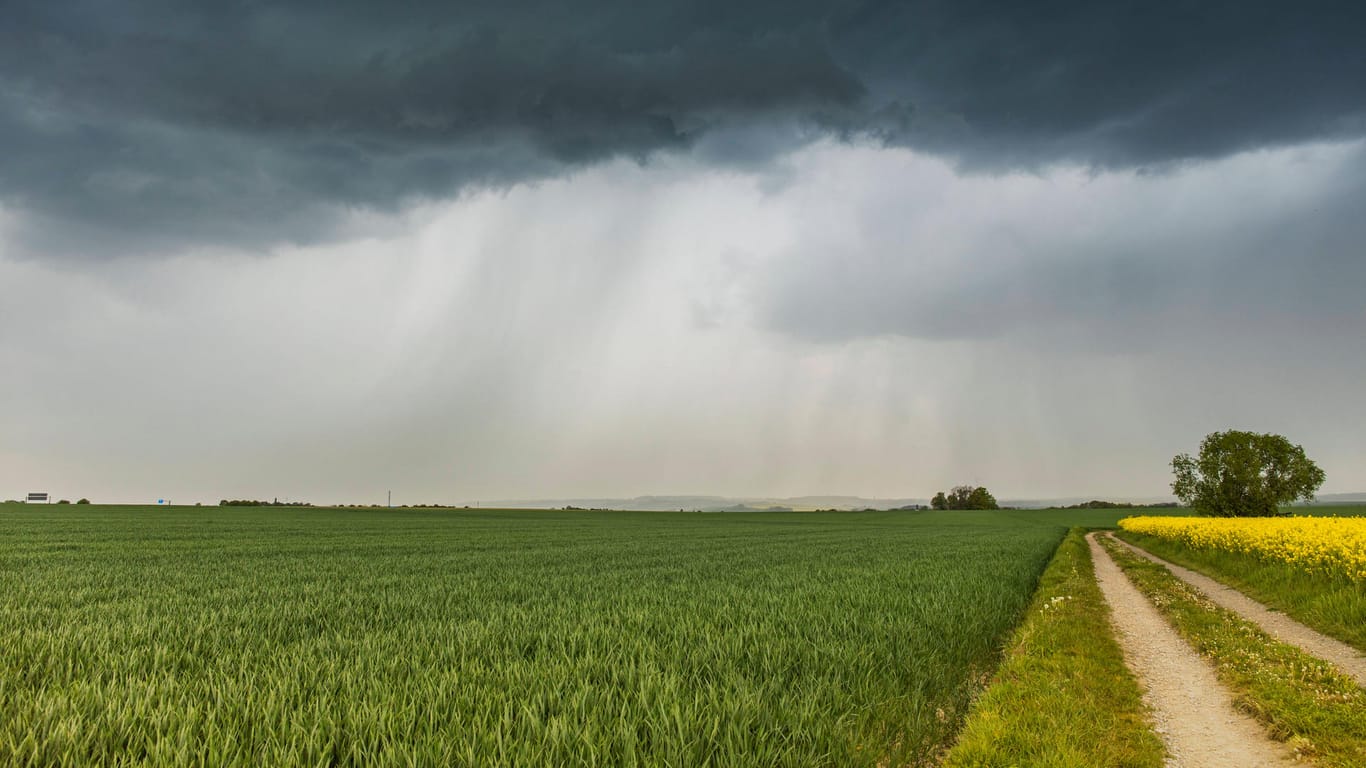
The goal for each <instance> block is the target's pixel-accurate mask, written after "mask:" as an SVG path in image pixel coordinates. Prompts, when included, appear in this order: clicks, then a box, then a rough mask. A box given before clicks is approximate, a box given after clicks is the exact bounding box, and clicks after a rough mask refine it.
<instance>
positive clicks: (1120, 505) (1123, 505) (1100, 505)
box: [1050, 499, 1176, 509]
mask: <svg viewBox="0 0 1366 768" xmlns="http://www.w3.org/2000/svg"><path fill="white" fill-rule="evenodd" d="M1175 506H1176V502H1174V501H1159V502H1156V503H1153V504H1131V503H1129V502H1127V501H1099V500H1097V499H1092V500H1090V501H1083V502H1082V503H1080V504H1072V505H1069V506H1066V507H1050V509H1172V508H1174V507H1175Z"/></svg>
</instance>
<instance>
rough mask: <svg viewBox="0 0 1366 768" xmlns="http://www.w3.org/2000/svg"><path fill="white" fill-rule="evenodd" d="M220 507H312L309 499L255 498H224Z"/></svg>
mask: <svg viewBox="0 0 1366 768" xmlns="http://www.w3.org/2000/svg"><path fill="white" fill-rule="evenodd" d="M218 506H220V507H311V506H313V505H312V504H310V503H309V502H307V501H280V500H279V499H276V500H274V501H257V500H255V499H223V500H221V501H219V502H218Z"/></svg>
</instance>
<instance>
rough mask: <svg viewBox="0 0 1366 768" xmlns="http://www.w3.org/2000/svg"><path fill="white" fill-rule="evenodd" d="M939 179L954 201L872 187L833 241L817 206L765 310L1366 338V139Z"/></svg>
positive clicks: (903, 328)
mask: <svg viewBox="0 0 1366 768" xmlns="http://www.w3.org/2000/svg"><path fill="white" fill-rule="evenodd" d="M1297 154H1298V155H1299V156H1298V157H1297V156H1296V155H1297ZM923 165H924V164H923V163H922V164H921V166H922V167H923ZM909 170H911V171H913V170H914V165H912V168H911V169H909ZM934 178H935V179H937V181H933V182H931V183H933V184H936V185H937V187H938V188H940V189H946V190H947V191H943V192H942V194H943V195H944V196H945V197H950V196H951V197H950V199H951V202H950V204H949V205H948V206H947V210H945V209H940V208H935V207H933V206H932V205H927V206H923V210H918V209H917V205H916V203H917V201H915V200H914V199H911V198H912V195H913V189H911V188H909V187H913V186H914V183H913V182H912V183H907V182H898V184H904V185H906V187H908V188H903V187H901V186H898V184H894V185H892V186H890V187H887V188H885V189H883V190H882V191H881V193H880V194H877V195H870V196H871V197H876V198H877V199H878V200H881V201H885V202H884V203H882V204H881V205H880V206H879V205H874V206H866V207H864V208H863V209H861V210H860V212H859V214H858V218H857V219H856V221H855V223H854V224H853V225H852V229H853V230H855V231H857V232H858V237H857V242H843V241H841V242H840V247H835V246H834V245H832V244H830V243H827V242H822V241H821V239H820V233H819V225H818V224H815V223H813V224H812V225H810V227H809V231H808V232H806V233H801V234H798V235H797V236H796V237H795V238H794V241H795V242H796V243H798V244H799V245H797V246H795V247H794V248H793V249H792V250H791V251H789V252H788V253H786V254H785V258H784V259H783V262H782V263H783V264H784V267H785V268H784V270H783V271H782V273H781V274H779V275H777V276H776V277H775V279H773V280H772V281H771V282H769V283H767V284H765V286H764V287H763V289H762V290H763V298H762V301H761V304H762V306H763V309H764V317H765V321H766V323H767V324H768V325H769V326H770V327H772V328H774V329H776V330H780V331H782V332H783V333H785V334H790V335H794V336H797V337H801V338H806V339H810V340H816V341H843V340H847V339H851V338H862V337H876V336H901V337H911V338H920V339H932V340H940V341H951V340H991V339H1010V340H1025V341H1034V342H1042V343H1044V344H1045V345H1048V346H1051V347H1053V348H1054V349H1055V351H1056V350H1057V348H1060V347H1067V346H1069V345H1070V346H1074V347H1076V348H1077V349H1079V350H1081V351H1086V352H1101V353H1115V352H1132V351H1141V350H1143V349H1145V348H1146V347H1149V346H1152V345H1158V346H1166V347H1173V346H1182V345H1183V344H1194V345H1199V344H1209V343H1210V342H1211V341H1215V340H1217V341H1218V343H1220V344H1227V343H1229V342H1231V341H1232V340H1234V339H1243V340H1248V339H1251V340H1254V341H1255V342H1265V343H1269V338H1270V336H1269V334H1270V335H1274V334H1276V333H1283V332H1284V331H1285V329H1286V328H1291V329H1294V330H1295V331H1296V332H1298V333H1302V334H1303V335H1304V336H1305V337H1314V336H1318V337H1319V340H1318V341H1316V342H1315V343H1314V344H1311V345H1310V346H1315V347H1317V351H1322V348H1324V347H1327V346H1331V345H1332V344H1334V343H1338V342H1340V341H1342V340H1343V339H1350V340H1352V344H1353V349H1354V350H1355V349H1357V348H1359V347H1360V343H1359V339H1360V338H1361V334H1360V329H1361V328H1362V327H1363V324H1366V297H1363V295H1362V292H1361V290H1360V287H1361V286H1362V285H1366V258H1362V245H1361V244H1362V243H1363V242H1366V218H1364V217H1363V216H1362V215H1361V214H1362V211H1363V210H1366V144H1363V143H1361V142H1358V143H1356V144H1352V145H1334V146H1332V147H1317V148H1314V149H1308V150H1280V151H1278V152H1268V153H1257V154H1251V155H1242V156H1239V157H1235V158H1230V159H1226V160H1224V161H1220V162H1218V163H1215V164H1211V165H1209V166H1203V167H1200V168H1187V169H1185V170H1184V171H1181V172H1177V173H1175V174H1170V175H1145V174H1135V173H1132V172H1116V173H1109V174H1102V175H1100V176H1098V177H1094V178H1091V179H1090V180H1084V179H1078V178H1076V177H1073V178H1071V179H1062V180H1060V179H1058V178H1057V177H1056V176H1055V177H1053V178H1052V180H1049V179H1047V178H1037V177H1025V176H1015V177H1003V178H998V179H997V180H996V181H995V183H994V186H995V188H994V189H982V188H980V187H971V188H969V189H966V190H963V189H952V187H953V186H955V185H956V184H957V185H970V184H971V182H970V181H962V180H958V181H954V180H953V179H952V177H948V178H946V174H943V173H941V174H939V175H938V176H937V177H934ZM1012 185H1013V186H1014V189H1013V190H1012V189H1011V187H1012ZM908 199H910V202H909V203H903V202H902V201H905V200H908ZM964 201H967V202H970V204H968V205H965V204H963V202H964ZM1320 344H1321V346H1320Z"/></svg>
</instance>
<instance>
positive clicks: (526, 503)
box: [466, 494, 1366, 512]
mask: <svg viewBox="0 0 1366 768" xmlns="http://www.w3.org/2000/svg"><path fill="white" fill-rule="evenodd" d="M1358 495H1359V496H1361V498H1362V499H1363V500H1366V494H1358ZM1319 498H1320V499H1321V500H1322V502H1328V501H1329V497H1328V496H1321V497H1319ZM1092 499H1104V500H1107V501H1127V502H1131V503H1134V504H1153V503H1157V502H1170V501H1173V499H1172V498H1171V497H1170V496H1150V497H1131V496H1104V495H1101V496H1073V497H1066V498H1057V499H1002V500H1001V506H1005V507H1016V508H1019V509H1039V508H1043V507H1065V506H1070V505H1073V504H1081V503H1084V502H1087V501H1090V500H1092ZM466 503H468V504H469V505H470V506H475V505H476V503H477V504H478V506H481V507H493V508H497V507H503V508H511V509H561V508H564V507H578V508H581V509H617V510H644V511H655V512H665V511H678V510H680V509H683V510H689V511H691V510H700V511H703V512H754V511H760V510H775V511H777V510H795V511H809V510H813V509H839V510H855V509H899V508H901V507H911V506H915V505H917V504H918V505H922V506H928V505H929V503H930V500H929V499H928V498H921V499H915V498H902V499H876V498H867V497H863V496H790V497H769V496H743V497H740V496H702V495H691V496H687V495H685V496H636V497H633V498H629V499H625V498H616V499H612V498H597V499H493V500H480V501H479V502H466Z"/></svg>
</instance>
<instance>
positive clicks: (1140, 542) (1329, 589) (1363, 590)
mask: <svg viewBox="0 0 1366 768" xmlns="http://www.w3.org/2000/svg"><path fill="white" fill-rule="evenodd" d="M1119 537H1120V538H1122V539H1124V540H1125V541H1128V542H1130V543H1132V544H1135V545H1137V546H1140V547H1142V548H1143V549H1146V550H1148V551H1149V552H1152V553H1153V554H1154V555H1157V556H1158V557H1162V558H1166V559H1167V560H1170V561H1171V562H1173V563H1177V564H1178V565H1184V566H1186V567H1187V568H1190V569H1191V570H1194V571H1199V572H1200V573H1203V574H1205V575H1206V576H1209V577H1210V578H1213V579H1218V580H1219V581H1222V582H1223V583H1225V584H1228V585H1229V586H1231V587H1234V588H1235V589H1238V590H1239V591H1241V592H1243V593H1244V594H1246V595H1248V596H1249V597H1252V598H1254V599H1256V600H1260V601H1261V602H1262V603H1264V604H1266V605H1268V606H1270V607H1272V608H1275V609H1276V610H1279V611H1283V612H1284V613H1286V614H1287V615H1289V616H1292V617H1294V618H1295V619H1296V620H1297V621H1299V622H1301V623H1303V624H1306V625H1308V626H1310V627H1313V628H1314V629H1317V630H1318V631H1320V632H1322V633H1324V634H1325V635H1330V636H1332V637H1336V638H1337V639H1339V640H1341V641H1342V642H1344V643H1347V644H1348V645H1351V646H1353V647H1355V648H1358V649H1360V650H1362V651H1366V584H1363V583H1353V582H1350V581H1347V580H1345V579H1332V578H1329V577H1326V576H1316V575H1313V574H1308V573H1305V572H1304V571H1303V570H1300V569H1298V568H1296V567H1294V566H1292V565H1288V564H1281V563H1271V562H1267V561H1265V560H1261V559H1258V558H1255V557H1251V556H1249V555H1244V554H1240V553H1236V552H1225V551H1221V550H1205V549H1195V548H1192V547H1188V546H1186V545H1185V544H1182V543H1180V542H1174V541H1169V540H1167V539H1160V538H1157V537H1156V536H1147V535H1144V534H1139V533H1133V532H1131V531H1122V532H1121V533H1120V534H1119Z"/></svg>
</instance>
